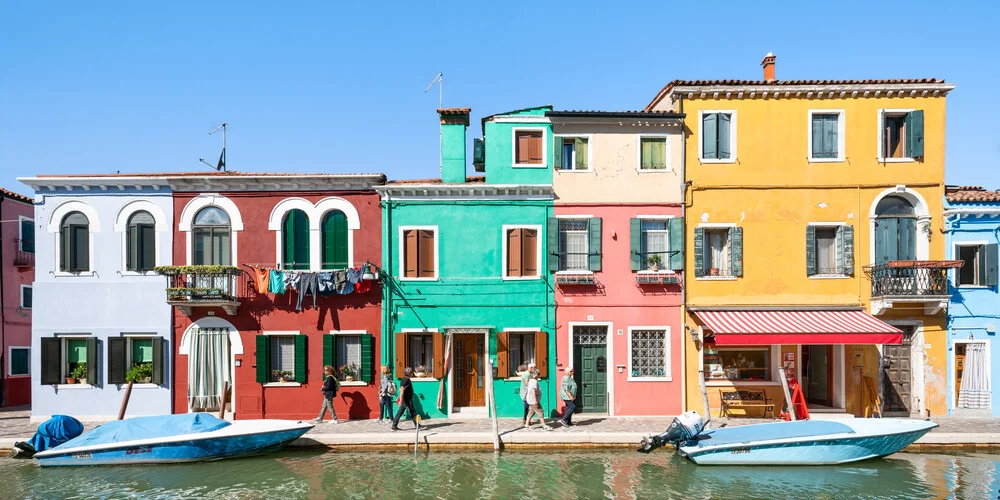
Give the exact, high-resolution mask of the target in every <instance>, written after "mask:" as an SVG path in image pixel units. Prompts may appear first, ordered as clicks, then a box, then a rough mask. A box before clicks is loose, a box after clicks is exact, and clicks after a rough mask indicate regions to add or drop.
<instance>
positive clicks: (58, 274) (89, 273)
mask: <svg viewBox="0 0 1000 500" xmlns="http://www.w3.org/2000/svg"><path fill="white" fill-rule="evenodd" d="M52 274H53V276H55V277H57V278H59V277H81V278H83V277H88V276H89V277H93V276H94V271H80V272H78V273H71V272H67V271H56V272H54V273H52Z"/></svg>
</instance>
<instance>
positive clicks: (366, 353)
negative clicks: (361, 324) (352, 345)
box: [359, 333, 375, 382]
mask: <svg viewBox="0 0 1000 500" xmlns="http://www.w3.org/2000/svg"><path fill="white" fill-rule="evenodd" d="M374 365H375V350H374V349H373V348H372V336H371V335H368V334H367V333H366V334H363V335H361V373H360V374H359V375H360V376H361V377H360V378H361V381H362V382H371V381H372V379H373V378H374V370H372V368H373V367H374Z"/></svg>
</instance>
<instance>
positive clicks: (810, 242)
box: [806, 226, 816, 276]
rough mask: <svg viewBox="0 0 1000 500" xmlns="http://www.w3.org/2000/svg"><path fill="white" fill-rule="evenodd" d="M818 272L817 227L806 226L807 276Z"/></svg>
mask: <svg viewBox="0 0 1000 500" xmlns="http://www.w3.org/2000/svg"><path fill="white" fill-rule="evenodd" d="M814 274H816V227H815V226H806V276H812V275H814Z"/></svg>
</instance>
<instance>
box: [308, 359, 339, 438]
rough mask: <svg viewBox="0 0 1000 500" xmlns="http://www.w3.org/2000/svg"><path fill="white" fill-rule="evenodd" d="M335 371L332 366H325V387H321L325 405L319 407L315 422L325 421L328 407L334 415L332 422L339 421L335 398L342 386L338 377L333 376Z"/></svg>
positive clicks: (332, 415) (331, 414)
mask: <svg viewBox="0 0 1000 500" xmlns="http://www.w3.org/2000/svg"><path fill="white" fill-rule="evenodd" d="M333 373H334V372H333V367H332V366H330V365H326V366H324V367H323V375H324V376H325V377H326V378H325V379H324V380H323V388H322V389H320V390H321V391H323V407H322V408H320V409H319V416H318V417H316V418H315V419H314V420H313V422H316V423H318V424H321V423H323V416H324V415H326V410H327V409H329V410H330V416H331V417H333V420H330V423H332V424H336V423H338V422H337V414H336V413H334V411H333V398H334V397H336V396H337V388H338V387H340V383H339V382H337V377H335V376H333Z"/></svg>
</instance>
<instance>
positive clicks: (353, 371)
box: [340, 363, 360, 382]
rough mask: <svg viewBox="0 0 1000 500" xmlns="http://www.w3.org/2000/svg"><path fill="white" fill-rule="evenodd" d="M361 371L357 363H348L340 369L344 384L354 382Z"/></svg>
mask: <svg viewBox="0 0 1000 500" xmlns="http://www.w3.org/2000/svg"><path fill="white" fill-rule="evenodd" d="M359 371H360V368H359V367H358V365H357V363H347V364H346V365H344V366H341V367H340V374H341V375H342V376H343V377H344V382H354V377H357V376H358V372H359Z"/></svg>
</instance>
